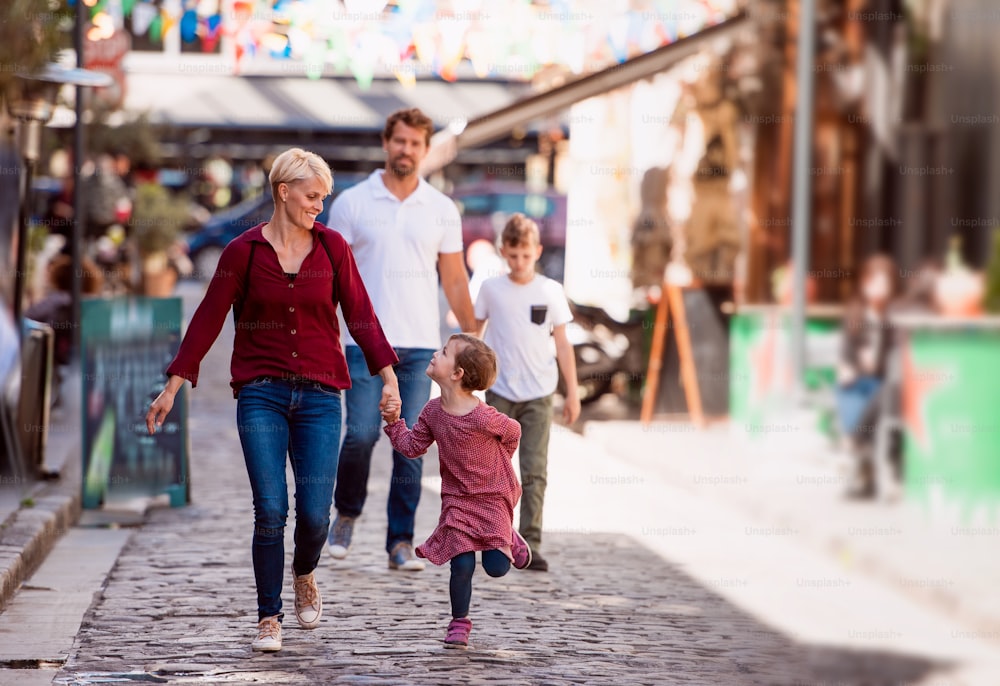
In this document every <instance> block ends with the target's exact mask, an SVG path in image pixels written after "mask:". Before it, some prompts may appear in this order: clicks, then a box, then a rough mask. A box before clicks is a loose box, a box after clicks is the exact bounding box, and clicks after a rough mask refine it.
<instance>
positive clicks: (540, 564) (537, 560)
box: [527, 551, 549, 572]
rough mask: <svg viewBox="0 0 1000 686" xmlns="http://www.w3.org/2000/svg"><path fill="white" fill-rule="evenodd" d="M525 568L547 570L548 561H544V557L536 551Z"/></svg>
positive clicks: (537, 570)
mask: <svg viewBox="0 0 1000 686" xmlns="http://www.w3.org/2000/svg"><path fill="white" fill-rule="evenodd" d="M527 568H528V569H531V570H534V571H536V572H547V571H549V563H548V562H546V560H545V558H544V557H542V556H541V555H539V554H538V552H537V551H536V552H535V553H534V554H533V555H532V556H531V562H529V563H528V567H527Z"/></svg>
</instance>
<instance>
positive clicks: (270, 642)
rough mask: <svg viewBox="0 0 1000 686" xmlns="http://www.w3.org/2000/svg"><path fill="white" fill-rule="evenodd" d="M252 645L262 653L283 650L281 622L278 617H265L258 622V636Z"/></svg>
mask: <svg viewBox="0 0 1000 686" xmlns="http://www.w3.org/2000/svg"><path fill="white" fill-rule="evenodd" d="M251 647H252V648H253V649H254V650H255V651H258V652H262V653H275V652H277V651H279V650H281V622H279V621H278V618H277V617H264V619H262V620H260V621H259V622H257V638H255V639H254V640H253V643H252V644H251Z"/></svg>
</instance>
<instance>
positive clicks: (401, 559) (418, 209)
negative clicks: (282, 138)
mask: <svg viewBox="0 0 1000 686" xmlns="http://www.w3.org/2000/svg"><path fill="white" fill-rule="evenodd" d="M433 131H434V125H433V123H432V122H431V120H430V118H429V117H427V116H426V115H425V114H424V113H423V112H421V111H420V110H418V109H416V108H413V109H407V110H399V111H398V112H394V113H393V114H391V115H389V118H388V119H387V120H386V124H385V129H384V130H383V132H382V149H383V150H385V152H386V162H385V169H379V170H377V171H375V172H373V173H372V175H371V176H369V177H368V178H367V179H366V180H365V181H363V182H361V183H360V184H358V185H357V186H354V187H353V188H349V189H348V190H346V191H344V192H343V193H342V194H341V195H340V196H339V197H338V198H337V199H336V200H335V201H334V203H333V205H332V206H331V207H330V214H329V216H328V218H327V222H326V224H327V225H328V226H329V227H330V228H332V229H335V230H337V231H339V232H341V234H343V236H344V238H346V239H347V242H348V243H349V244H350V246H351V250H352V251H353V252H354V258H355V260H356V261H357V264H358V270H359V271H360V273H361V278H362V280H363V281H364V284H365V288H366V289H367V290H368V294H369V296H370V297H371V300H372V305H374V307H375V314H376V315H377V316H378V318H379V321H380V322H381V324H382V328H383V329H384V331H385V334H386V337H387V338H388V339H389V342H390V343H391V344H392V345H393V347H394V348H395V350H396V354H397V355H398V356H399V364H397V365H396V368H395V369H396V376H397V377H398V378H399V394H400V399H401V400H402V403H403V408H402V416H403V418H404V419H405V420H406V422H407V424H408V425H409V426H413V425H414V423H416V420H417V417H418V416H419V414H420V410H422V409H423V407H424V404H425V403H426V402H427V400H428V399H429V397H430V389H431V381H430V378H429V377H428V376H427V375H426V374H425V373H424V372H425V370H426V369H427V365H428V363H429V362H430V359H431V355H433V354H434V351H435V350H437V349H438V348H439V347H441V334H440V327H439V322H440V320H441V313H440V310H439V307H438V272H440V279H441V286H442V288H443V289H444V293H445V296H446V297H447V300H448V304H449V305H450V306H451V309H452V311H453V312H454V313H455V315H456V316H457V317H458V321H459V325H460V326H461V327H462V330H463V331H469V332H472V331H475V329H476V320H475V315H474V314H473V309H472V301H471V299H470V297H469V279H468V274H467V273H466V271H465V265H464V263H463V261H462V223H461V218H460V216H459V214H458V208H456V207H455V203H454V202H453V201H452V200H451V199H450V198H448V196H446V195H444V194H443V193H441V192H440V191H438V190H437V189H435V188H434V187H433V186H431V185H430V184H428V183H427V182H426V181H425V180H423V179H422V178H420V175H419V172H418V170H419V167H420V162H421V161H422V160H423V159H424V157H426V155H427V151H428V149H429V147H430V139H431V134H432V133H433ZM344 342H345V346H346V354H347V364H348V367H349V368H350V372H351V388H350V390H348V391H346V392H345V405H346V408H345V409H346V411H345V415H346V418H345V423H346V427H345V430H344V445H343V448H342V449H341V451H340V465H339V467H338V470H337V485H336V490H335V493H334V506H335V507H336V509H337V517H336V519H335V520H334V523H333V526H332V527H331V528H330V535H329V544H330V554H331V555H332V556H333V557H335V558H344V557H346V556H347V552H348V550H349V549H350V547H351V536H352V533H353V531H354V520H355V519H356V518H357V517H358V516H360V515H361V511H362V509H363V508H364V504H365V498H366V496H367V494H368V473H369V469H370V467H371V456H372V449H373V448H374V447H375V443H376V441H378V439H379V437H380V435H381V422H382V417H381V414H380V412H379V406H378V403H379V398H380V397H381V393H382V381H381V379H380V378H379V377H377V376H374V377H373V376H371V375H370V374H369V372H368V366H367V364H366V363H365V358H364V355H362V353H361V350H360V349H359V348H358V346H357V345H356V344H355V342H354V339H353V338H352V337H351V335H350V332H349V331H347V332H345V333H344ZM422 471H423V459H422V458H419V459H416V460H410V459H407V458H405V457H404V456H403V455H400V454H399V453H397V452H395V451H393V454H392V481H391V483H390V485H389V503H388V514H389V527H388V532H387V535H386V551H387V552H388V553H389V567H390V569H401V570H406V571H419V570H422V569H423V568H424V563H423V562H422V561H421V560H419V559H418V558H417V557H416V556H415V555H414V553H413V520H414V515H415V513H416V510H417V504H418V503H419V502H420V477H421V473H422Z"/></svg>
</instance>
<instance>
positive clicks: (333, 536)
mask: <svg viewBox="0 0 1000 686" xmlns="http://www.w3.org/2000/svg"><path fill="white" fill-rule="evenodd" d="M355 519H357V518H356V517H346V516H344V515H342V514H338V515H337V518H336V519H335V520H333V526H331V527H330V536H329V538H328V539H327V544H329V546H330V555H331V556H333V557H335V558H337V559H338V560H343V559H344V558H345V557H347V551H348V550H350V549H351V535H352V534H353V533H354V520H355Z"/></svg>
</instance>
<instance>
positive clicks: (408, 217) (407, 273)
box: [326, 169, 462, 349]
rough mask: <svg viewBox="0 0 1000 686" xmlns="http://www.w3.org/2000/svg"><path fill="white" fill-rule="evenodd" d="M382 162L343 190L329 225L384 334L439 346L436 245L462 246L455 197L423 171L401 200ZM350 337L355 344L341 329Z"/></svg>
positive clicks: (405, 344)
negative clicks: (350, 257) (342, 242)
mask: <svg viewBox="0 0 1000 686" xmlns="http://www.w3.org/2000/svg"><path fill="white" fill-rule="evenodd" d="M384 172H385V170H383V169H379V170H377V171H375V172H372V174H371V176H369V177H368V178H367V179H365V180H364V181H362V182H361V183H359V184H358V185H356V186H354V187H352V188H348V189H347V190H346V191H344V192H343V193H341V194H340V195H339V196H338V197H337V199H336V200H334V201H333V205H332V206H331V207H330V213H329V214H328V215H327V221H326V225H327V226H329V227H330V228H331V229H334V230H336V231H339V232H340V233H341V234H343V236H344V238H345V239H346V240H347V242H348V244H350V246H351V251H352V252H353V253H354V259H355V260H356V261H357V263H358V271H359V272H361V278H362V280H363V281H364V283H365V288H366V289H367V290H368V296H369V297H370V298H371V301H372V305H373V306H374V308H375V314H376V315H377V316H378V318H379V321H380V322H381V324H382V329H383V330H384V331H385V335H386V337H387V338H388V339H389V343H391V344H392V345H393V346H394V347H397V348H432V349H436V348H438V347H440V346H441V333H440V326H439V323H440V319H441V312H440V308H439V307H438V273H437V261H438V253H461V252H462V220H461V217H460V216H459V213H458V208H457V207H456V206H455V203H454V201H452V200H451V198H449V197H448V196H447V195H445V194H444V193H441V192H440V191H439V190H437V189H436V188H434V187H433V186H431V185H430V184H429V183H427V182H426V181H425V180H424V179H420V183H419V185H418V186H417V189H416V190H415V191H414V192H413V193H411V194H410V195H409V197H407V198H406V200H402V201H400V200H399V199H398V198H397V197H396V196H394V195H393V194H392V193H390V192H389V189H387V188H386V187H385V183H383V181H382V174H383V173H384ZM342 333H343V339H344V343H345V344H346V345H356V343H355V342H354V339H353V338H351V335H350V334H349V333H348V332H347V331H343V332H342Z"/></svg>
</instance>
